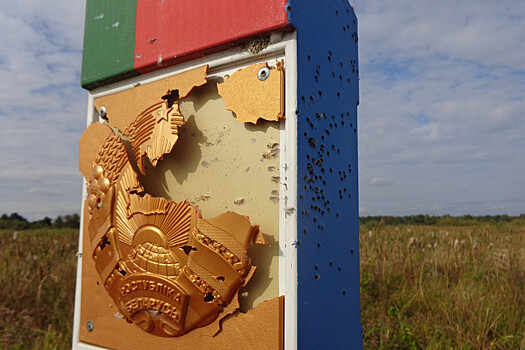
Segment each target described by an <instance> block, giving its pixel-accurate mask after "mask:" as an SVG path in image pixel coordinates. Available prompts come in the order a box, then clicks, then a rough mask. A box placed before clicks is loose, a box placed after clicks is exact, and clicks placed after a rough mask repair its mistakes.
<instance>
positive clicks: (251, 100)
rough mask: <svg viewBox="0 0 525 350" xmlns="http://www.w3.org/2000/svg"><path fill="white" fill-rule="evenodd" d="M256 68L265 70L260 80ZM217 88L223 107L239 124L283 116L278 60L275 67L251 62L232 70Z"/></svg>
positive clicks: (277, 118)
mask: <svg viewBox="0 0 525 350" xmlns="http://www.w3.org/2000/svg"><path fill="white" fill-rule="evenodd" d="M260 70H267V71H265V75H264V79H261V78H259V76H258V75H259V71H260ZM268 74H269V75H268ZM217 88H218V90H219V95H221V96H222V98H223V99H224V102H225V106H226V109H228V110H230V111H232V112H233V113H235V115H236V116H237V121H239V122H241V123H253V124H257V121H258V120H259V119H265V120H268V121H278V120H279V119H281V118H283V117H284V69H283V64H282V63H279V64H277V67H276V68H275V67H270V66H269V65H268V64H267V63H259V64H252V65H250V66H248V67H246V68H243V69H239V70H238V71H236V72H235V73H233V74H232V75H231V76H230V77H228V78H227V79H226V81H225V82H224V83H221V84H218V85H217Z"/></svg>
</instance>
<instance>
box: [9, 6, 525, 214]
mask: <svg viewBox="0 0 525 350" xmlns="http://www.w3.org/2000/svg"><path fill="white" fill-rule="evenodd" d="M351 3H352V5H353V6H354V8H355V10H356V14H357V16H358V20H359V50H360V51H359V62H360V63H359V65H360V67H359V71H360V93H361V96H360V106H359V125H358V126H359V127H358V131H359V143H360V146H359V162H360V163H359V166H360V169H359V173H360V201H361V212H362V213H365V212H366V213H367V214H368V215H378V214H384V215H404V214H412V213H429V214H435V215H436V214H444V213H450V214H458V215H459V214H463V213H470V214H486V213H488V214H500V213H503V212H505V213H508V214H520V213H522V212H524V211H525V210H524V209H522V208H523V204H525V203H524V202H523V201H522V200H520V199H521V198H525V186H523V174H524V173H525V138H524V137H523V135H525V123H523V117H524V115H523V114H524V111H525V100H524V96H523V91H525V79H524V77H525V60H523V57H525V30H524V28H525V2H523V1H505V2H496V1H483V2H479V1H474V0H469V1H461V2H457V1H452V0H445V1H440V2H435V1H429V0H423V1H412V0H399V1H395V2H392V1H380V0H374V1H368V0H352V1H351ZM84 6H85V1H65V0H49V1H37V0H21V1H16V2H14V1H4V2H0V32H2V33H6V34H4V35H2V36H1V37H0V45H1V47H2V50H0V81H1V82H2V83H1V84H0V101H1V102H2V103H0V122H1V123H2V128H0V139H1V140H2V146H3V147H2V151H3V154H2V160H3V162H2V167H1V170H0V180H1V181H0V196H2V201H1V202H0V212H6V213H10V212H15V211H16V212H18V213H20V214H22V215H24V216H26V217H28V218H30V219H38V218H41V217H43V216H50V217H54V216H56V215H58V214H65V213H71V212H79V211H80V196H81V187H82V180H81V176H80V174H79V173H78V171H77V168H78V164H77V156H78V139H79V137H80V135H81V133H82V130H83V129H84V126H85V120H86V118H85V115H86V102H87V93H86V92H85V91H84V90H82V89H81V88H80V86H79V81H80V67H81V55H82V41H83V38H82V34H83V23H84Z"/></svg>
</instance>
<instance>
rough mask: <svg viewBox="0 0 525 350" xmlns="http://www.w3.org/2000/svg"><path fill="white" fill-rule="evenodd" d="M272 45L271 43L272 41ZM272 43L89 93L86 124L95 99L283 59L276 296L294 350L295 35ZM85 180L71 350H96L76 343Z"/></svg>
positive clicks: (91, 118) (288, 347)
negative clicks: (202, 70) (190, 74)
mask: <svg viewBox="0 0 525 350" xmlns="http://www.w3.org/2000/svg"><path fill="white" fill-rule="evenodd" d="M272 42H274V43H272ZM270 43H271V44H270V45H269V46H268V47H267V48H266V49H264V50H262V51H261V52H259V53H258V54H251V53H247V52H245V51H242V50H241V49H240V48H235V49H232V50H229V51H225V52H221V53H218V54H214V55H211V56H208V57H203V58H199V59H196V60H193V61H189V62H185V63H181V64H179V65H176V66H174V67H170V68H166V69H163V70H161V71H157V72H153V73H149V74H145V75H141V76H138V77H134V78H131V79H128V80H126V81H122V82H119V83H116V84H112V85H109V86H104V87H101V88H97V89H95V90H92V91H90V93H89V97H88V110H87V125H89V124H90V123H93V122H97V121H99V120H98V116H97V115H96V114H95V108H94V103H93V102H94V100H95V99H96V98H99V97H102V96H105V95H109V94H113V93H116V92H120V91H124V90H127V89H130V88H132V87H134V86H136V85H137V84H146V83H150V82H153V81H155V80H159V79H163V78H165V77H168V76H171V75H175V74H179V73H182V72H184V71H188V70H191V69H194V68H196V67H200V66H202V65H205V64H208V65H209V68H208V76H207V78H208V79H213V78H214V77H219V76H224V75H225V74H231V73H233V72H234V71H236V70H237V69H239V68H242V67H245V66H247V65H250V64H253V63H258V62H263V61H268V60H272V59H281V58H285V60H286V72H285V87H286V90H285V91H286V94H285V99H286V103H285V115H286V120H285V121H282V122H281V128H280V145H281V147H280V149H281V153H280V178H281V183H280V201H279V207H280V210H279V295H284V296H285V308H284V331H285V334H284V346H285V349H286V350H295V349H297V251H296V248H295V242H296V240H297V210H296V208H297V120H296V114H295V110H296V108H297V41H296V35H295V32H294V33H287V34H285V35H282V34H273V35H272V37H271V39H270ZM86 196H87V193H86V182H85V180H84V182H83V189H82V199H83V200H82V220H81V225H80V238H79V248H78V253H77V257H78V260H77V280H76V292H75V315H74V324H73V344H72V345H73V349H85V350H96V349H101V348H99V347H97V346H93V345H89V344H86V343H81V342H80V340H79V330H80V327H81V326H82V325H80V298H81V287H82V286H81V283H82V278H81V276H82V251H83V247H82V241H83V238H82V236H83V222H84V218H83V213H84V199H85V198H86Z"/></svg>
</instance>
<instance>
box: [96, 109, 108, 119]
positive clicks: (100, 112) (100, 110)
mask: <svg viewBox="0 0 525 350" xmlns="http://www.w3.org/2000/svg"><path fill="white" fill-rule="evenodd" d="M106 114H107V113H106V107H104V106H102V107H100V109H99V111H98V115H99V117H101V118H104V117H105V116H106Z"/></svg>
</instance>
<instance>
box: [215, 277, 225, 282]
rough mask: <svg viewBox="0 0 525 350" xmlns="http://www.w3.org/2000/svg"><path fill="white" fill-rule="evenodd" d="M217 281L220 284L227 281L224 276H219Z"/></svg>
mask: <svg viewBox="0 0 525 350" xmlns="http://www.w3.org/2000/svg"><path fill="white" fill-rule="evenodd" d="M216 279H217V281H219V282H224V280H225V279H226V278H224V276H219V277H217V278H216Z"/></svg>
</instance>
